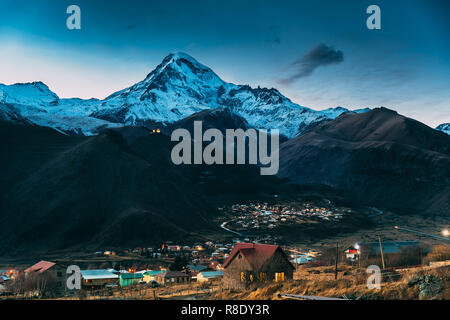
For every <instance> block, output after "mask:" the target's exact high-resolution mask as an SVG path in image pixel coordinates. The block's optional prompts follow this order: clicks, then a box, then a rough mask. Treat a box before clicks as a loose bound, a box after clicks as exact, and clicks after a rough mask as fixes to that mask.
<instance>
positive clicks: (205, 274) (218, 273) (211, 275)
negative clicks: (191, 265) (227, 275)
mask: <svg viewBox="0 0 450 320" xmlns="http://www.w3.org/2000/svg"><path fill="white" fill-rule="evenodd" d="M199 275H202V277H203V278H217V277H222V276H223V271H203V272H199V274H198V275H197V276H199Z"/></svg>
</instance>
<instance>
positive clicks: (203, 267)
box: [186, 264, 208, 271]
mask: <svg viewBox="0 0 450 320" xmlns="http://www.w3.org/2000/svg"><path fill="white" fill-rule="evenodd" d="M186 268H187V269H190V270H194V271H202V270H205V269H208V267H207V266H202V265H198V266H196V265H194V264H188V265H187V266H186Z"/></svg>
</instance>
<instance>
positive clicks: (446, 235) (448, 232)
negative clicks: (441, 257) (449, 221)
mask: <svg viewBox="0 0 450 320" xmlns="http://www.w3.org/2000/svg"><path fill="white" fill-rule="evenodd" d="M442 235H443V236H444V237H448V236H449V235H450V231H448V229H444V230H442Z"/></svg>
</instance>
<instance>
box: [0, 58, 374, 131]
mask: <svg viewBox="0 0 450 320" xmlns="http://www.w3.org/2000/svg"><path fill="white" fill-rule="evenodd" d="M216 108H225V109H228V110H230V111H232V112H233V113H235V114H237V115H239V116H241V117H242V118H244V119H245V120H246V121H247V122H248V123H249V125H250V126H252V127H255V128H258V129H279V130H280V132H281V133H282V134H283V135H285V136H287V137H288V138H292V137H294V136H296V135H298V134H301V133H302V132H303V131H304V130H306V129H307V128H308V127H310V126H311V125H314V124H315V123H319V122H323V121H328V120H330V119H334V118H336V117H337V116H339V115H340V114H342V113H344V112H349V111H350V110H348V109H346V108H342V107H336V108H330V109H326V110H322V111H315V110H313V109H310V108H307V107H304V106H300V105H298V104H296V103H293V102H292V101H291V100H289V99H288V98H287V97H285V96H283V95H282V94H281V93H280V92H279V91H278V90H276V89H274V88H271V89H268V88H260V87H258V88H252V87H250V86H248V85H235V84H232V83H227V82H225V81H223V80H222V79H221V78H220V77H219V76H218V75H217V74H215V73H214V71H212V70H211V69H210V68H208V67H207V66H205V65H203V64H201V63H199V62H198V61H197V60H195V59H194V58H192V57H191V56H189V55H188V54H185V53H172V54H169V55H168V56H167V57H165V58H164V59H163V61H162V62H161V63H160V64H159V65H158V66H157V67H156V68H155V69H154V70H153V71H152V72H150V73H149V74H148V75H147V76H146V78H145V79H144V80H142V81H140V82H138V83H136V84H134V85H132V86H130V87H128V88H125V89H123V90H120V91H117V92H115V93H113V94H111V95H110V96H108V97H106V98H105V99H103V100H98V99H89V100H83V99H78V98H72V99H60V98H59V97H58V96H57V95H56V94H55V93H54V92H52V91H51V90H50V89H49V88H48V87H47V86H46V85H45V84H44V83H42V82H33V83H27V84H14V85H9V86H8V85H2V84H0V113H2V112H3V113H8V114H10V117H11V114H19V115H20V116H21V117H23V118H25V119H27V120H28V121H31V122H32V123H35V124H37V125H41V126H48V127H52V128H54V129H56V130H59V131H62V132H70V133H75V134H83V135H93V134H96V133H98V132H99V130H101V129H104V128H108V127H118V126H123V125H146V124H147V123H155V122H156V123H161V124H162V125H165V124H169V123H173V122H175V121H178V120H181V119H184V118H186V117H188V116H190V115H192V114H194V113H196V112H199V111H202V110H205V109H216ZM368 110H370V109H368V108H366V109H359V110H355V111H354V112H358V113H360V112H365V111H368Z"/></svg>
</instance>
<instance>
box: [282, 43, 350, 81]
mask: <svg viewBox="0 0 450 320" xmlns="http://www.w3.org/2000/svg"><path fill="white" fill-rule="evenodd" d="M342 61H344V54H343V52H342V51H341V50H336V49H334V48H333V47H331V46H327V45H326V44H323V43H321V44H318V45H317V46H315V47H313V48H312V49H311V50H309V51H308V52H307V53H305V54H304V55H302V56H301V57H299V58H298V59H296V60H295V61H294V62H292V63H291V64H290V65H289V67H288V69H289V74H288V75H286V76H285V77H284V78H282V79H281V82H283V83H291V82H294V81H296V80H298V79H300V78H303V77H307V76H309V75H311V74H312V73H313V71H314V70H315V69H317V68H318V67H320V66H326V65H330V64H338V63H341V62H342Z"/></svg>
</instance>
